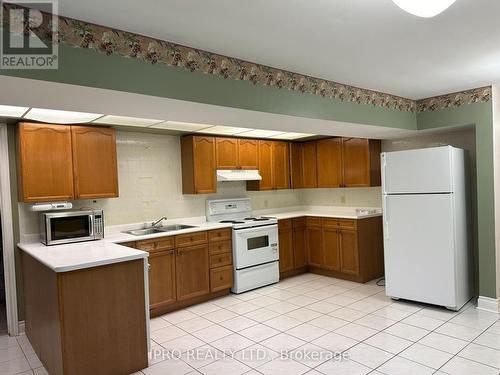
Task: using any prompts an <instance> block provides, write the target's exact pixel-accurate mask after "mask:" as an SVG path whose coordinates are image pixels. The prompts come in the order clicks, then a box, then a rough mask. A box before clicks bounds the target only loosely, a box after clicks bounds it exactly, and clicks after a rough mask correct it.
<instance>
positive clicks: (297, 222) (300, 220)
mask: <svg viewBox="0 0 500 375" xmlns="http://www.w3.org/2000/svg"><path fill="white" fill-rule="evenodd" d="M292 226H293V227H294V228H304V227H305V226H306V218H305V217H296V218H295V219H292Z"/></svg>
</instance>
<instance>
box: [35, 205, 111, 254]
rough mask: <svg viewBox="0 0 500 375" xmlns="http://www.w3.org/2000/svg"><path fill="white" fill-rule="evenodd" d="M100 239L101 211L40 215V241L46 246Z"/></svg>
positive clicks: (102, 228) (102, 227)
mask: <svg viewBox="0 0 500 375" xmlns="http://www.w3.org/2000/svg"><path fill="white" fill-rule="evenodd" d="M102 238H104V214H103V211H102V210H86V211H64V212H53V213H52V212H51V213H42V214H40V241H41V242H42V243H43V244H45V245H47V246H50V245H60V244H65V243H72V242H81V241H92V240H98V239H102Z"/></svg>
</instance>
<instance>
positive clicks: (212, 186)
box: [181, 135, 217, 194]
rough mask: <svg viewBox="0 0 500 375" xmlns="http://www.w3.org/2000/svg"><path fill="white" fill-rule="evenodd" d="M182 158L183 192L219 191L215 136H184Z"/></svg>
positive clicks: (204, 192)
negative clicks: (216, 173) (216, 171)
mask: <svg viewBox="0 0 500 375" xmlns="http://www.w3.org/2000/svg"><path fill="white" fill-rule="evenodd" d="M181 160H182V192H183V194H207V193H215V192H216V191H217V180H216V177H215V169H216V161H215V160H216V157H215V138H214V137H206V136H193V135H188V136H185V137H182V138H181Z"/></svg>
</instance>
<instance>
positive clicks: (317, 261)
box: [306, 218, 324, 267]
mask: <svg viewBox="0 0 500 375" xmlns="http://www.w3.org/2000/svg"><path fill="white" fill-rule="evenodd" d="M310 219H315V218H307V219H306V225H307V227H306V241H307V264H308V265H309V266H316V267H322V266H323V262H324V260H323V242H322V239H323V236H322V233H321V225H320V221H319V219H318V220H317V222H316V221H315V220H314V221H313V220H310Z"/></svg>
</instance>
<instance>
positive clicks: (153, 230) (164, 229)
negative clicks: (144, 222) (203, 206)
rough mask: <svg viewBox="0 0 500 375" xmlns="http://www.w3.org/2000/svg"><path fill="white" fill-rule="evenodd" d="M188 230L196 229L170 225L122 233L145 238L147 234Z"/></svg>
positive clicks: (192, 226)
mask: <svg viewBox="0 0 500 375" xmlns="http://www.w3.org/2000/svg"><path fill="white" fill-rule="evenodd" d="M189 228H196V225H185V224H172V225H165V226H157V227H152V228H143V229H133V230H126V231H124V232H122V233H127V234H132V235H134V236H145V235H148V234H155V233H163V232H173V231H176V230H182V229H189Z"/></svg>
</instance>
